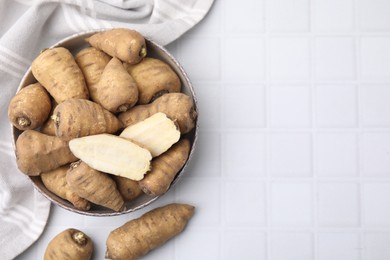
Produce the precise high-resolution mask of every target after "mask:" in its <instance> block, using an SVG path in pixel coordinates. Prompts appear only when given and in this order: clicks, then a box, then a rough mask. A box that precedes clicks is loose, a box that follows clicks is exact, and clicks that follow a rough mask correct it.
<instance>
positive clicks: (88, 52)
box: [75, 47, 111, 96]
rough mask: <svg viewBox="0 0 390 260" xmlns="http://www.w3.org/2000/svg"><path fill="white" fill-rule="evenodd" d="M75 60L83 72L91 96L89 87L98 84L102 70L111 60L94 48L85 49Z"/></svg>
mask: <svg viewBox="0 0 390 260" xmlns="http://www.w3.org/2000/svg"><path fill="white" fill-rule="evenodd" d="M75 60H76V63H77V65H79V67H80V69H81V71H82V72H83V75H84V78H85V82H86V83H87V87H88V89H89V92H90V95H91V96H92V93H91V86H93V85H95V84H96V83H98V82H99V80H100V77H101V76H102V73H103V70H104V68H105V67H106V65H107V63H108V62H109V61H110V60H111V57H110V56H108V55H107V54H106V53H104V52H102V51H100V50H98V49H96V48H94V47H87V48H84V49H82V50H81V51H79V52H78V53H77V54H76V56H75Z"/></svg>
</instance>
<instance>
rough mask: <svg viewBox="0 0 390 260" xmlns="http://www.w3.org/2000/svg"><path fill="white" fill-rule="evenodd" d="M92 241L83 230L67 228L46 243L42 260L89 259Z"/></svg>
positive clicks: (91, 251)
mask: <svg viewBox="0 0 390 260" xmlns="http://www.w3.org/2000/svg"><path fill="white" fill-rule="evenodd" d="M93 247H94V246H93V242H92V240H91V238H89V237H88V236H87V235H86V234H85V233H84V232H82V231H80V230H77V229H74V228H69V229H66V230H64V231H62V232H61V233H59V234H58V235H56V236H55V237H54V238H53V239H52V240H51V241H50V242H49V244H48V245H47V247H46V250H45V255H44V258H43V259H44V260H76V259H77V260H89V259H91V258H92V253H93V249H94V248H93Z"/></svg>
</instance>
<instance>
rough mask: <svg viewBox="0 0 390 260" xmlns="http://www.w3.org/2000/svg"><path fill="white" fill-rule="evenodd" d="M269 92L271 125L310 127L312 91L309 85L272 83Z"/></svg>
mask: <svg viewBox="0 0 390 260" xmlns="http://www.w3.org/2000/svg"><path fill="white" fill-rule="evenodd" d="M269 92H270V94H269V97H268V100H269V103H268V110H269V117H270V118H269V122H270V126H271V127H283V128H289V127H310V125H311V91H310V87H309V86H308V85H298V86H291V85H290V86H279V85H272V86H270V91H269Z"/></svg>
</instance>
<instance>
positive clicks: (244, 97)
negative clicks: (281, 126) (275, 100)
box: [223, 83, 266, 128]
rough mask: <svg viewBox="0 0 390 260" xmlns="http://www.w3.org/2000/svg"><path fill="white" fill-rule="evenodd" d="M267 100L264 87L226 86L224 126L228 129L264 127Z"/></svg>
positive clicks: (239, 84) (238, 84)
mask: <svg viewBox="0 0 390 260" xmlns="http://www.w3.org/2000/svg"><path fill="white" fill-rule="evenodd" d="M237 90H240V91H237ZM248 93H250V95H248ZM265 100H266V97H265V88H264V86H263V85H257V84H256V85H243V84H241V83H237V84H234V85H230V84H229V85H226V86H225V87H224V108H223V109H224V111H225V113H224V126H225V127H227V128H262V127H264V126H265V121H266V119H265V116H266V111H265ZM248 117H251V120H248Z"/></svg>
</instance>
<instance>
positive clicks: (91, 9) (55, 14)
mask: <svg viewBox="0 0 390 260" xmlns="http://www.w3.org/2000/svg"><path fill="white" fill-rule="evenodd" d="M212 4H213V0H185V1H179V0H154V1H153V0H65V1H58V0H51V1H50V0H35V1H29V0H3V1H1V2H0V89H1V95H0V122H1V124H0V130H1V133H3V134H2V135H0V226H1V228H0V256H1V259H12V258H14V257H16V256H17V255H19V254H20V253H21V252H23V251H24V250H25V249H26V248H27V247H29V246H30V245H31V244H32V243H34V242H35V241H36V240H37V239H38V238H39V236H40V235H41V233H42V231H43V229H44V227H45V225H46V222H47V220H48V216H49V213H50V202H49V201H48V200H47V199H45V198H44V197H43V196H42V195H41V194H39V193H38V192H37V191H35V190H34V188H33V186H32V184H31V182H30V181H29V179H28V178H27V176H24V175H23V174H22V173H20V172H19V170H18V169H17V167H16V162H15V155H14V150H13V145H12V134H11V127H10V124H9V122H8V118H7V109H8V104H9V101H10V99H11V98H12V96H13V95H14V94H15V92H16V89H17V87H18V85H19V83H20V80H21V79H22V77H23V75H24V73H25V72H26V70H27V69H28V67H29V66H30V64H31V62H32V60H33V59H34V58H35V57H36V56H37V55H38V54H39V51H40V50H42V49H43V48H46V47H48V46H51V45H53V44H54V43H56V42H58V41H59V40H61V39H62V38H65V37H67V36H70V35H72V34H75V33H79V32H81V31H89V30H93V29H100V28H116V27H122V28H132V29H135V30H137V31H139V32H140V33H142V34H143V35H144V36H146V37H148V38H150V39H152V40H154V41H156V42H157V43H159V44H161V45H166V44H168V43H170V42H172V41H174V40H176V39H177V38H178V37H180V36H181V35H182V34H183V33H185V32H186V31H188V30H189V29H190V28H192V27H193V26H195V25H196V24H197V23H198V22H199V21H200V20H202V19H203V17H204V16H205V15H206V14H207V12H208V11H209V9H210V8H211V6H212ZM10 234H12V236H10Z"/></svg>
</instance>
